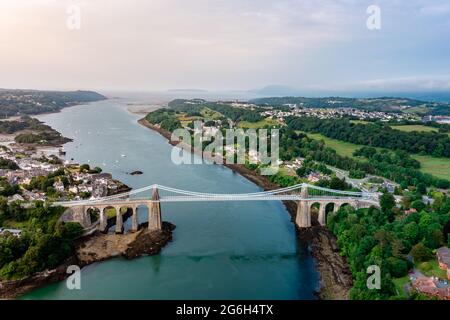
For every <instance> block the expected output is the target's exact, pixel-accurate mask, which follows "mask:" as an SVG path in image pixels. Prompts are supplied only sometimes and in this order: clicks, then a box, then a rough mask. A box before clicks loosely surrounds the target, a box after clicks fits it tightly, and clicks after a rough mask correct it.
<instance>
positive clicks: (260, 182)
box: [137, 118, 352, 300]
mask: <svg viewBox="0 0 450 320" xmlns="http://www.w3.org/2000/svg"><path fill="white" fill-rule="evenodd" d="M137 122H138V123H139V124H140V125H142V126H144V127H146V128H148V129H150V130H153V131H156V132H158V133H159V134H160V135H161V136H163V137H164V138H166V140H167V141H168V143H169V144H171V145H172V146H179V147H181V148H184V149H187V150H189V151H191V152H192V153H196V154H198V153H199V151H198V150H195V149H194V147H193V146H190V145H182V144H180V143H178V142H174V141H171V133H170V132H168V131H166V130H164V129H161V128H159V127H157V126H155V125H153V124H151V123H149V122H148V121H147V120H146V119H145V118H142V119H139V120H138V121H137ZM223 166H225V167H227V168H229V169H230V170H232V171H233V172H236V173H238V174H240V175H241V176H243V177H244V178H246V179H247V180H249V181H251V182H252V183H254V184H256V185H257V186H259V187H261V188H263V189H264V190H266V191H267V190H273V189H276V188H278V186H277V185H276V184H274V183H272V182H270V181H269V180H268V179H267V178H266V177H264V176H261V175H259V174H258V173H256V172H254V171H252V170H250V169H247V168H246V167H244V166H243V165H240V164H228V163H225V162H224V163H223ZM282 202H283V204H284V206H285V207H286V209H287V211H288V212H289V215H290V216H291V221H292V223H294V225H295V216H296V214H297V205H296V204H295V203H294V202H293V201H282ZM312 223H313V226H312V227H311V228H309V229H301V228H298V227H297V226H296V225H295V229H296V236H297V241H304V242H306V243H307V244H308V245H309V246H310V248H311V252H312V255H313V257H314V259H315V262H316V263H315V264H316V270H317V272H318V273H319V276H320V289H319V291H318V292H317V297H318V298H319V299H330V300H348V299H349V291H350V289H351V287H352V275H351V272H350V268H349V266H348V264H347V261H346V259H345V258H344V257H342V256H341V255H340V254H339V249H338V246H337V243H336V237H334V235H333V234H332V233H331V232H330V231H329V230H328V229H326V228H323V227H321V226H320V225H319V224H318V222H317V217H314V216H312Z"/></svg>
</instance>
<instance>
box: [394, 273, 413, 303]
mask: <svg viewBox="0 0 450 320" xmlns="http://www.w3.org/2000/svg"><path fill="white" fill-rule="evenodd" d="M392 282H393V283H394V285H395V289H396V290H397V295H398V296H400V297H402V298H407V297H408V296H407V295H406V293H405V290H404V287H405V285H406V284H408V283H409V282H410V280H409V275H406V276H404V277H402V278H394V279H392Z"/></svg>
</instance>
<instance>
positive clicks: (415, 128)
mask: <svg viewBox="0 0 450 320" xmlns="http://www.w3.org/2000/svg"><path fill="white" fill-rule="evenodd" d="M391 128H392V129H396V130H400V131H405V132H412V131H419V132H438V129H436V128H433V127H427V126H424V125H420V124H411V125H406V126H391Z"/></svg>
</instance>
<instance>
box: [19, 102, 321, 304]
mask: <svg viewBox="0 0 450 320" xmlns="http://www.w3.org/2000/svg"><path fill="white" fill-rule="evenodd" d="M39 118H40V119H41V120H43V121H45V122H46V123H48V124H50V125H51V126H53V127H54V128H55V129H57V130H58V131H60V132H61V133H62V134H63V135H64V136H66V137H70V138H72V139H74V141H73V142H71V143H68V144H66V145H65V146H64V149H65V150H66V152H67V155H66V158H67V159H71V158H73V159H74V161H76V162H79V163H89V164H91V166H97V165H98V166H100V167H102V168H103V169H104V171H105V172H110V173H112V174H113V176H114V177H115V178H117V179H119V180H121V181H123V182H125V183H126V184H127V185H129V186H130V187H132V188H139V187H143V186H147V185H150V184H153V183H158V184H163V185H166V186H171V187H174V188H180V189H187V190H194V191H200V192H215V193H243V192H257V191H260V190H261V189H260V188H259V187H257V186H256V185H254V184H253V183H251V182H249V181H248V180H246V179H245V178H243V177H241V176H240V175H238V174H235V173H233V172H232V171H231V170H229V169H227V168H224V167H221V166H216V165H208V164H203V165H180V166H177V165H175V164H173V163H172V162H171V160H170V153H171V150H172V147H171V146H170V145H169V144H168V143H167V141H166V140H165V139H164V138H163V137H161V136H160V135H158V134H157V133H155V132H153V131H151V130H149V129H147V128H144V127H142V126H140V125H138V124H137V123H136V120H137V119H139V116H137V115H133V114H130V113H129V112H128V111H127V110H126V101H122V100H107V101H102V102H96V103H93V104H90V105H86V106H77V107H71V108H67V109H64V110H63V111H62V112H60V113H55V114H49V115H44V116H40V117H39ZM122 155H125V157H122ZM133 170H141V171H143V172H144V174H143V175H137V176H131V175H129V174H127V172H131V171H133ZM145 216H146V215H145V212H140V219H141V221H143V220H145ZM162 218H163V220H165V221H170V222H172V223H174V224H175V225H176V226H177V228H176V229H175V231H174V236H173V238H174V239H173V242H172V243H170V244H169V245H168V246H166V247H165V248H164V249H163V250H162V253H161V254H160V255H157V256H151V257H149V256H145V257H141V258H138V259H135V260H131V261H129V260H125V259H122V258H115V259H111V260H108V261H105V262H102V263H96V264H93V265H90V266H87V267H85V268H84V269H83V270H82V273H81V276H82V277H81V286H82V288H81V290H68V289H67V288H66V285H65V281H62V282H59V283H55V284H51V285H48V286H46V287H42V288H39V289H36V290H34V291H32V292H30V293H28V294H26V295H25V296H23V297H22V298H25V299H314V291H315V289H316V288H317V286H318V274H317V272H316V271H315V268H314V261H313V258H312V257H311V255H310V253H309V252H308V250H307V248H306V246H305V245H303V244H299V243H298V242H297V240H296V237H295V228H294V225H293V224H292V223H291V222H290V216H289V214H288V212H287V211H286V209H285V208H284V206H283V205H282V204H281V203H280V202H224V203H221V202H213V203H206V202H204V203H172V204H163V205H162ZM127 223H129V221H128V222H127Z"/></svg>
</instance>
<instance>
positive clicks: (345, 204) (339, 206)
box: [336, 202, 354, 211]
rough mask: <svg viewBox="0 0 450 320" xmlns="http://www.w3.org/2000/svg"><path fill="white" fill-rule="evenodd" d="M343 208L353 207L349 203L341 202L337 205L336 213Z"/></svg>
mask: <svg viewBox="0 0 450 320" xmlns="http://www.w3.org/2000/svg"><path fill="white" fill-rule="evenodd" d="M344 207H354V206H353V205H352V204H351V203H350V202H342V203H340V204H339V205H338V208H337V210H336V211H338V210H339V209H341V208H344Z"/></svg>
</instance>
